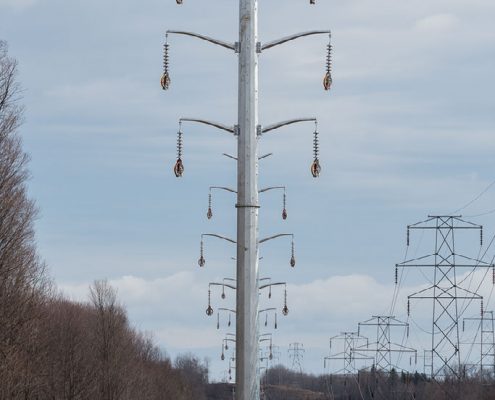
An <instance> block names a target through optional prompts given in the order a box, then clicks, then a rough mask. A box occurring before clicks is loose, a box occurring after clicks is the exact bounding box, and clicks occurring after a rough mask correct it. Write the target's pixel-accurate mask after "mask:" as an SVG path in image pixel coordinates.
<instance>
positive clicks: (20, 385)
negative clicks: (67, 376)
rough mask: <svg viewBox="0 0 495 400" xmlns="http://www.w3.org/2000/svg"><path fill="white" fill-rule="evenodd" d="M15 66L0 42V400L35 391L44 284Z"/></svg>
mask: <svg viewBox="0 0 495 400" xmlns="http://www.w3.org/2000/svg"><path fill="white" fill-rule="evenodd" d="M16 78H17V63H16V61H15V60H13V59H12V58H10V57H9V56H8V54H7V45H6V43H5V42H3V41H0V397H1V398H9V399H15V398H18V397H23V398H28V397H29V396H30V395H31V393H35V392H37V391H39V390H40V388H41V386H42V385H41V384H40V378H39V374H38V373H37V372H36V371H37V365H36V362H37V357H36V354H35V353H36V352H37V346H36V340H37V336H38V334H39V330H38V329H37V324H38V322H39V320H40V317H41V314H40V313H39V311H40V310H39V307H40V305H42V304H43V302H44V299H45V293H46V292H47V291H48V289H49V281H48V279H47V277H46V274H45V267H44V264H43V263H42V262H41V261H40V260H39V257H38V255H37V253H36V246H35V240H34V228H33V225H34V220H35V218H36V216H37V209H36V206H35V204H34V202H33V201H32V200H31V199H29V197H28V195H27V188H26V181H27V179H28V177H29V172H28V169H27V163H28V161H29V157H28V155H27V154H26V153H24V151H23V150H22V143H21V139H20V136H19V134H18V132H17V129H18V128H19V126H20V124H21V122H22V115H23V108H22V105H20V102H19V100H20V97H21V96H20V94H21V89H20V86H19V83H18V82H17V80H16Z"/></svg>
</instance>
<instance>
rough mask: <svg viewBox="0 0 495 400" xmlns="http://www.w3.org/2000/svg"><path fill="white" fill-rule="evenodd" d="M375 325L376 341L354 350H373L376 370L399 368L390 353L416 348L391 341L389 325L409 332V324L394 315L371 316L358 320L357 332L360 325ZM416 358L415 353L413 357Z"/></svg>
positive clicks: (387, 370) (406, 351) (412, 351)
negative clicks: (361, 320)
mask: <svg viewBox="0 0 495 400" xmlns="http://www.w3.org/2000/svg"><path fill="white" fill-rule="evenodd" d="M363 326H364V327H372V326H374V327H376V342H374V343H370V344H369V345H367V346H366V347H364V346H359V347H357V348H356V349H355V350H357V351H359V352H374V353H375V368H376V369H377V370H378V371H386V372H390V371H391V369H392V368H395V369H399V367H398V366H397V365H394V364H393V363H392V353H397V354H398V353H414V354H415V355H416V350H415V349H412V348H410V347H405V346H403V345H401V344H398V343H393V342H392V341H391V335H390V327H394V328H405V329H406V331H407V332H409V324H408V323H407V322H402V321H399V320H398V319H396V318H395V317H394V316H383V315H378V316H373V317H372V318H370V319H368V320H366V321H364V322H359V324H358V334H360V332H361V327H363ZM415 359H417V355H416V357H415Z"/></svg>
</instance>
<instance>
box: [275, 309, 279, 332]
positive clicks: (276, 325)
mask: <svg viewBox="0 0 495 400" xmlns="http://www.w3.org/2000/svg"><path fill="white" fill-rule="evenodd" d="M277 328H278V324H277V313H275V329H277Z"/></svg>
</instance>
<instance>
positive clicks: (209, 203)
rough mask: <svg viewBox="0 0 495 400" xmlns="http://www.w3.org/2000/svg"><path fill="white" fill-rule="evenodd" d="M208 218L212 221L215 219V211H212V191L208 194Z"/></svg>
mask: <svg viewBox="0 0 495 400" xmlns="http://www.w3.org/2000/svg"><path fill="white" fill-rule="evenodd" d="M206 217H207V218H208V219H211V217H213V211H212V210H211V190H210V193H209V194H208V212H207V213H206Z"/></svg>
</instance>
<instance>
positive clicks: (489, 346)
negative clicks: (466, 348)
mask: <svg viewBox="0 0 495 400" xmlns="http://www.w3.org/2000/svg"><path fill="white" fill-rule="evenodd" d="M465 321H477V322H479V329H478V331H479V342H476V337H475V338H474V339H475V341H474V343H472V344H476V345H479V346H480V360H479V362H478V363H477V364H476V365H479V372H480V378H481V379H482V380H483V379H485V378H487V377H490V378H493V377H494V376H495V320H494V317H493V311H483V314H482V315H481V316H480V317H468V318H464V319H463V323H462V330H463V331H464V327H465Z"/></svg>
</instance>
